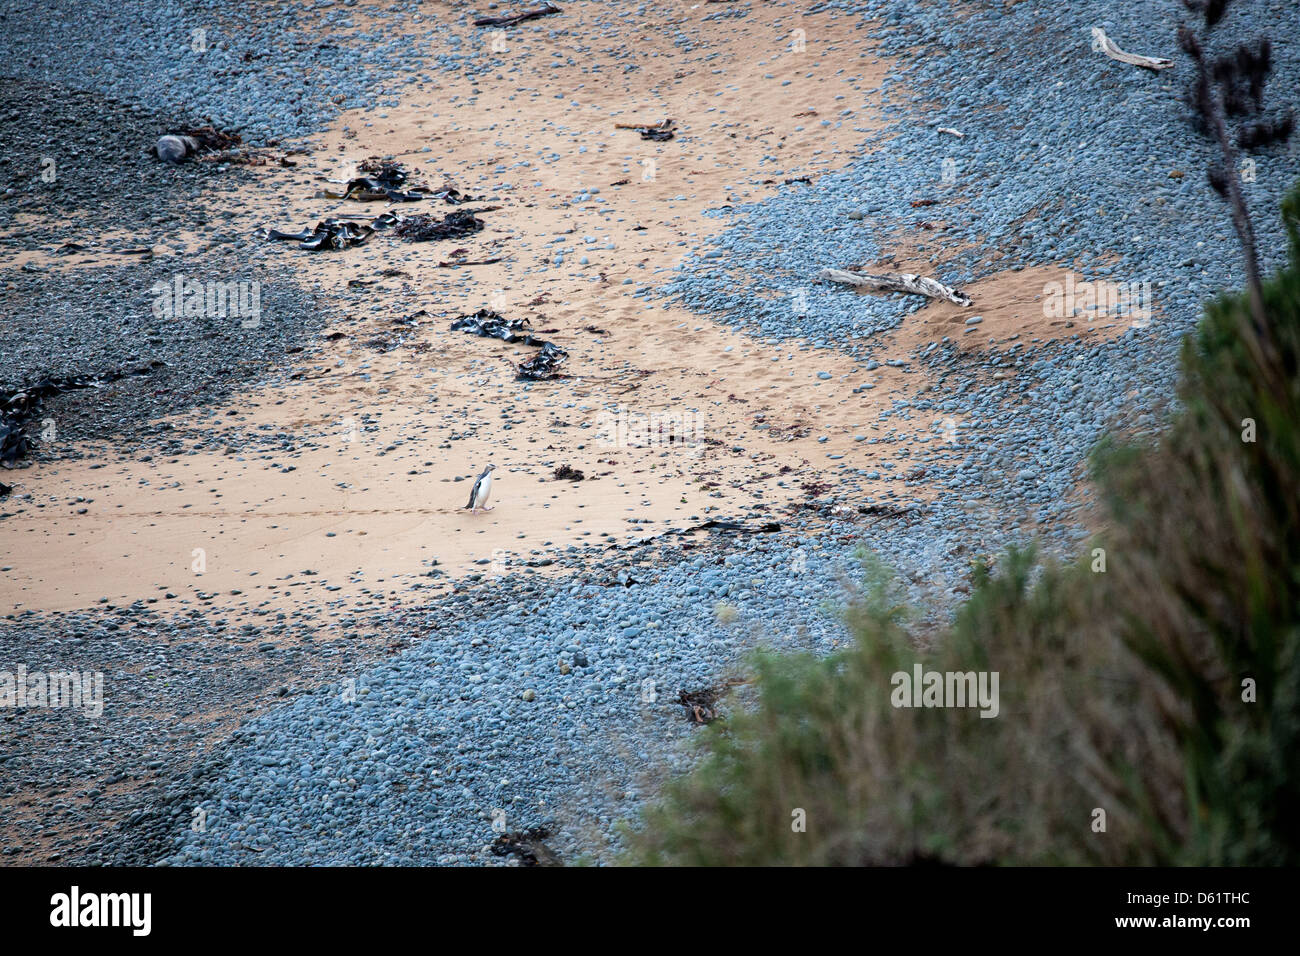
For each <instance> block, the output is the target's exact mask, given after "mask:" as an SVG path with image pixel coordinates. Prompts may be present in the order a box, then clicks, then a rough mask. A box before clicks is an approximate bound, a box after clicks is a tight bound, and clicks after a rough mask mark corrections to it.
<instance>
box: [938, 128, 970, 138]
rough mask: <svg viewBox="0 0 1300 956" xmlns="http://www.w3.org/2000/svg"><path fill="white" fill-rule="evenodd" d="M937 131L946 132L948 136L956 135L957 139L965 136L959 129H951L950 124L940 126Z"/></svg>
mask: <svg viewBox="0 0 1300 956" xmlns="http://www.w3.org/2000/svg"><path fill="white" fill-rule="evenodd" d="M938 131H939V132H940V133H947V134H948V135H949V136H956V137H957V138H958V139H965V138H966V134H965V133H963V132H962V131H961V130H957V129H953V128H952V127H951V126H940V127H939V130H938Z"/></svg>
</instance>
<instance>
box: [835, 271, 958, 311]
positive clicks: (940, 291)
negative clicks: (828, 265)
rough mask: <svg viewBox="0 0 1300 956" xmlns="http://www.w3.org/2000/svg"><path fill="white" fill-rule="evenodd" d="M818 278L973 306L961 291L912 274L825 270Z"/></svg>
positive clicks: (858, 286)
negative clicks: (873, 274) (866, 273)
mask: <svg viewBox="0 0 1300 956" xmlns="http://www.w3.org/2000/svg"><path fill="white" fill-rule="evenodd" d="M817 278H819V279H826V280H827V281H829V282H838V283H840V284H842V285H851V286H853V287H854V288H858V289H877V290H881V291H885V292H912V293H914V294H916V295H927V296H929V297H930V298H932V299H947V300H948V301H949V302H955V303H956V304H957V305H961V306H967V305H970V304H971V301H970V296H968V295H967V294H966V293H965V292H962V291H961V290H960V289H954V288H951V287H950V286H946V285H944V284H943V283H942V282H936V281H935V280H934V279H928V278H926V277H925V276H919V275H915V274H913V273H911V272H891V273H888V274H886V275H879V276H872V275H864V274H863V273H859V272H845V271H844V270H842V269H823V270H821V272H819V273H817Z"/></svg>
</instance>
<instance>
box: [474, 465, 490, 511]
mask: <svg viewBox="0 0 1300 956" xmlns="http://www.w3.org/2000/svg"><path fill="white" fill-rule="evenodd" d="M491 493H492V473H491V472H488V473H487V474H486V475H484V476H483V480H482V481H480V482H479V483H478V494H477V495H475V496H474V507H475V508H482V507H483V506H484V505H485V504H487V501H488V495H490V494H491Z"/></svg>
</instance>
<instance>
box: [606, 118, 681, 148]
mask: <svg viewBox="0 0 1300 956" xmlns="http://www.w3.org/2000/svg"><path fill="white" fill-rule="evenodd" d="M676 125H677V121H676V120H671V119H666V120H664V121H663V122H662V123H655V124H654V125H653V126H652V125H650V124H648V123H615V124H614V128H615V129H634V130H636V131H637V132H638V133H640V134H641V138H642V139H651V140H654V141H655V142H660V143H661V142H664V141H665V140H670V139H672V138H673V136H674V127H676Z"/></svg>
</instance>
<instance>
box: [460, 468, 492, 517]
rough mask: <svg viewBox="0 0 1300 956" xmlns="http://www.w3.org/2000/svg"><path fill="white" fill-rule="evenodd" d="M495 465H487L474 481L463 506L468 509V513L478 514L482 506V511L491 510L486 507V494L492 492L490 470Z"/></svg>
mask: <svg viewBox="0 0 1300 956" xmlns="http://www.w3.org/2000/svg"><path fill="white" fill-rule="evenodd" d="M495 468H496V465H488V466H487V467H486V468H484V469H483V474H481V475H479V476H478V478H477V479H476V480H475V481H474V487H473V488H471V489H470V492H469V504H467V505H466V506H465V507H466V508H468V509H469V513H470V514H478V510H479V509H480V508H482V509H483V510H484V511H491V510H492V509H491V508H489V507H488V503H487V500H488V495H490V494H491V493H492V471H493V469H495Z"/></svg>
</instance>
